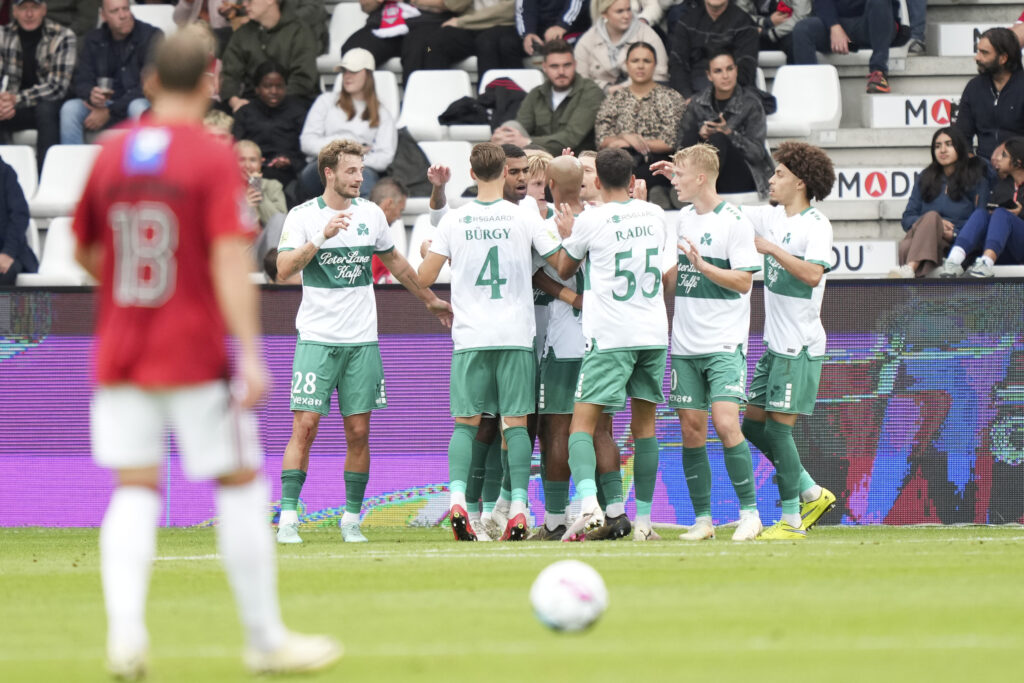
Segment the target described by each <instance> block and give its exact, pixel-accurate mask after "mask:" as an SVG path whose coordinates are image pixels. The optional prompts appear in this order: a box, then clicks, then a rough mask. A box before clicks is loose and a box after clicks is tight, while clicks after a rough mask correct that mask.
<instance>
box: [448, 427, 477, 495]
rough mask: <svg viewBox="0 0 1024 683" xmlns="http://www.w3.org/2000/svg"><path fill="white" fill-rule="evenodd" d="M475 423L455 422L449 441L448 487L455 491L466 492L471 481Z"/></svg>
mask: <svg viewBox="0 0 1024 683" xmlns="http://www.w3.org/2000/svg"><path fill="white" fill-rule="evenodd" d="M476 429H477V428H476V427H474V426H473V425H467V424H462V423H461V422H456V423H455V429H453V430H452V438H451V441H449V442H448V488H449V489H450V490H451V491H452V492H453V493H465V492H466V482H467V481H469V468H470V466H471V465H472V463H473V441H474V439H473V437H474V436H476Z"/></svg>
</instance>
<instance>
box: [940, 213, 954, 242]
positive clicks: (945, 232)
mask: <svg viewBox="0 0 1024 683" xmlns="http://www.w3.org/2000/svg"><path fill="white" fill-rule="evenodd" d="M942 237H943V238H944V239H945V240H946V241H947V242H952V241H953V223H952V222H951V221H947V220H946V219H945V218H943V219H942Z"/></svg>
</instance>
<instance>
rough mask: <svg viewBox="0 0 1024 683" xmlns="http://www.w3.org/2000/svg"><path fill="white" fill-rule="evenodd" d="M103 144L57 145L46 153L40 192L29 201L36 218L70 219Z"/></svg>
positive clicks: (40, 179)
mask: <svg viewBox="0 0 1024 683" xmlns="http://www.w3.org/2000/svg"><path fill="white" fill-rule="evenodd" d="M99 151H100V147H99V145H54V146H53V147H51V148H50V151H49V152H47V154H46V161H45V162H43V172H42V174H41V175H40V177H39V189H38V191H37V192H36V194H35V196H34V197H32V198H31V199H29V202H28V206H29V213H30V214H32V217H33V218H53V217H55V216H70V215H71V214H73V213H74V211H75V204H77V203H78V198H79V197H80V196H81V195H82V190H83V189H85V182H86V180H88V178H89V171H91V170H92V165H93V162H94V161H96V155H97V154H99Z"/></svg>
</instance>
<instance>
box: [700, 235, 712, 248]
mask: <svg viewBox="0 0 1024 683" xmlns="http://www.w3.org/2000/svg"><path fill="white" fill-rule="evenodd" d="M700 243H701V244H707V245H709V246H710V245H711V233H710V232H706V233H704V234H703V235H701V238H700Z"/></svg>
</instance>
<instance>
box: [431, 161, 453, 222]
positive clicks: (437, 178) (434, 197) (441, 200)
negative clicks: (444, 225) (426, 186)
mask: <svg viewBox="0 0 1024 683" xmlns="http://www.w3.org/2000/svg"><path fill="white" fill-rule="evenodd" d="M451 179H452V170H451V169H450V168H448V167H447V166H442V165H441V164H434V165H433V166H431V167H430V168H428V169H427V180H429V181H430V224H431V225H433V226H434V227H435V228H436V227H437V224H438V223H440V222H441V219H442V218H444V215H445V214H446V213H448V197H447V196H446V195H445V186H446V185H447V184H448V181H449V180H451Z"/></svg>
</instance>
